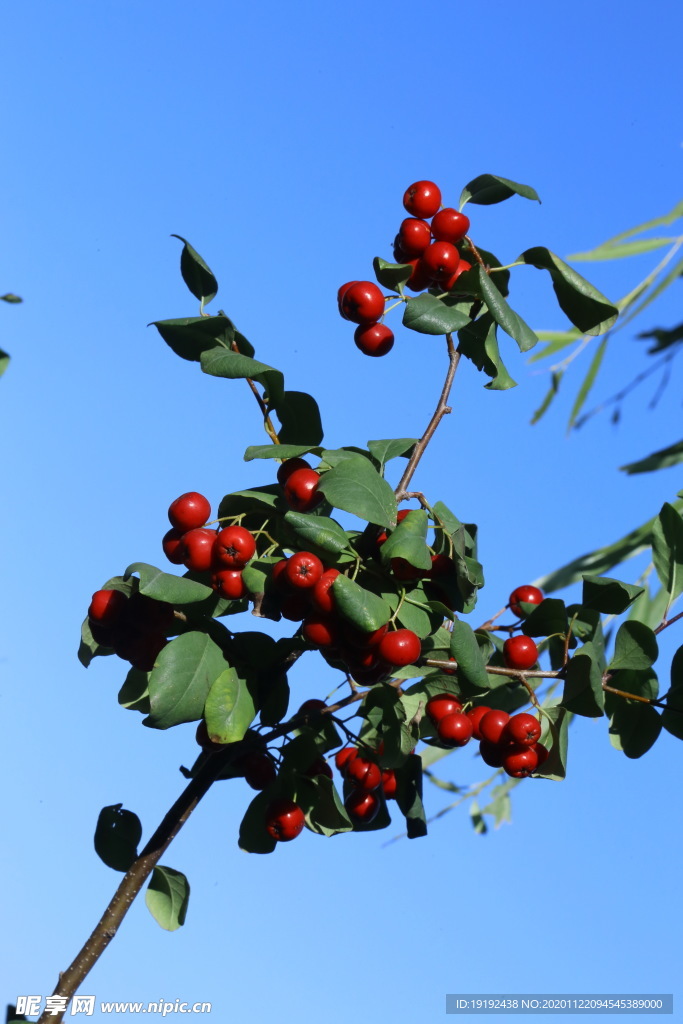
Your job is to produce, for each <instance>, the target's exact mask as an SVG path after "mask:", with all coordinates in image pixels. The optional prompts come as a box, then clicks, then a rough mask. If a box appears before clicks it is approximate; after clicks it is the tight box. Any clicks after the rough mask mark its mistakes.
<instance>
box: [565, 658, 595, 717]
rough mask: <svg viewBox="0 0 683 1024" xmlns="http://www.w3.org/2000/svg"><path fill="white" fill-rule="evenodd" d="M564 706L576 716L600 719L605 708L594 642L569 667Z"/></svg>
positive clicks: (571, 661) (572, 660) (573, 659)
mask: <svg viewBox="0 0 683 1024" xmlns="http://www.w3.org/2000/svg"><path fill="white" fill-rule="evenodd" d="M562 706H563V707H564V708H566V709H567V711H571V712H572V714H574V715H585V716H586V717H588V718H600V716H601V715H602V714H603V710H604V707H605V694H604V691H603V689H602V672H601V671H600V664H599V659H598V654H597V651H596V649H595V647H594V645H593V642H592V641H590V640H589V641H588V643H585V644H584V645H583V647H582V648H581V649H580V650H579V651H577V653H576V654H575V655H574V657H573V658H571V659H570V661H569V664H568V665H567V674H566V677H565V683H564V692H563V694H562Z"/></svg>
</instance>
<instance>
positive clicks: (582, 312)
mask: <svg viewBox="0 0 683 1024" xmlns="http://www.w3.org/2000/svg"><path fill="white" fill-rule="evenodd" d="M518 260H521V261H523V262H524V263H527V264H529V266H532V267H537V268H538V270H547V271H548V273H549V274H550V277H551V279H552V282H553V289H554V291H555V295H556V296H557V301H558V303H559V305H560V309H561V310H562V312H563V313H564V314H565V315H566V316H568V317H569V319H570V321H571V322H572V323H573V324H574V326H575V327H578V328H579V330H580V331H582V332H583V334H604V333H605V331H608V330H609V329H610V327H612V326H613V325H614V323H615V322H616V319H617V317H618V316H619V310H618V309H617V307H616V306H614V305H613V304H612V303H611V302H610V301H609V299H607V298H605V296H604V295H603V294H602V292H599V291H598V289H597V288H595V287H594V286H593V285H592V284H590V283H589V282H588V281H586V279H585V278H584V277H581V275H580V274H577V272H576V271H575V270H574V269H573V268H572V267H570V266H569V265H568V264H567V263H565V262H564V261H563V260H561V259H560V257H559V256H556V255H555V253H553V252H550V250H549V249H546V248H545V246H542V245H537V246H534V248H532V249H527V250H526V251H525V252H523V253H522V254H521V256H519V257H518Z"/></svg>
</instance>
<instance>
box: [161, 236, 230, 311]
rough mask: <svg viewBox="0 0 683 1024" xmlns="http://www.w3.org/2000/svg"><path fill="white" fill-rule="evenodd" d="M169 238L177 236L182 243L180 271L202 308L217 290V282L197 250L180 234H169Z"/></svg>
mask: <svg viewBox="0 0 683 1024" xmlns="http://www.w3.org/2000/svg"><path fill="white" fill-rule="evenodd" d="M171 238H178V239H179V240H180V241H181V242H182V243H183V251H182V252H181V254H180V273H181V274H182V275H183V281H184V282H185V284H186V285H187V287H188V288H189V289H190V291H191V292H192V294H193V295H194V297H195V299H199V300H200V302H201V304H202V309H203V308H204V306H205V305H206V303H207V302H211V299H213V297H214V296H215V294H216V292H217V291H218V282H217V281H216V278H215V277H214V275H213V274H212V272H211V271H210V270H209V268H208V266H207V265H206V263H205V262H204V260H203V259H202V258H201V256H200V255H199V253H198V252H197V250H196V249H193V248H192V246H191V245H190V243H189V242H188V241H186V239H184V238H183V237H182V235H171Z"/></svg>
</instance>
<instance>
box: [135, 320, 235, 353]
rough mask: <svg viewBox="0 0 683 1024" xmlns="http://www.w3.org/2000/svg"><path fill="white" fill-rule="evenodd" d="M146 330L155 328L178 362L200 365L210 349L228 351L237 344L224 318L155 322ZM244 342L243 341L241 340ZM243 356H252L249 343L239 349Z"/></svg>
mask: <svg viewBox="0 0 683 1024" xmlns="http://www.w3.org/2000/svg"><path fill="white" fill-rule="evenodd" d="M148 326H150V327H156V329H157V330H158V332H159V334H160V335H161V337H162V338H163V340H164V341H165V342H166V344H167V345H168V347H169V348H170V349H172V351H173V352H175V354H176V355H177V356H180V358H181V359H188V360H190V361H191V362H197V363H198V362H199V360H200V358H201V355H202V352H208V351H210V350H211V349H215V348H219V349H230V348H232V344H233V342H234V341H236V340H237V334H236V331H235V325H234V324H233V322H232V320H230V319H229V318H228V317H227V316H186V317H181V318H180V319H176V320H154V321H152V323H151V324H149V325H148ZM244 340H245V341H246V339H244ZM240 351H241V352H242V353H243V354H244V355H245V356H253V354H254V349H253V348H252V346H251V345H249V343H248V342H246V347H245V345H240Z"/></svg>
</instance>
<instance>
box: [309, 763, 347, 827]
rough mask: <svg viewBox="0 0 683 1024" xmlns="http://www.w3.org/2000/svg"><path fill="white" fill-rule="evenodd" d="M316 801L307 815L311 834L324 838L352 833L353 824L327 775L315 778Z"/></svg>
mask: <svg viewBox="0 0 683 1024" xmlns="http://www.w3.org/2000/svg"><path fill="white" fill-rule="evenodd" d="M314 781H315V791H316V792H315V801H314V803H313V806H312V807H311V809H310V811H308V813H307V814H306V825H307V826H308V828H310V830H311V832H317V833H318V834H319V835H323V836H336V835H339V833H340V832H352V831H353V823H352V821H351V819H350V818H349V816H348V814H347V813H346V808H345V807H344V804H343V803H342V800H341V797H340V796H339V793H338V792H337V789H336V787H335V784H334V782H333V781H332V779H329V778H327V776H326V775H317V776H316V778H315V780H314Z"/></svg>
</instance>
